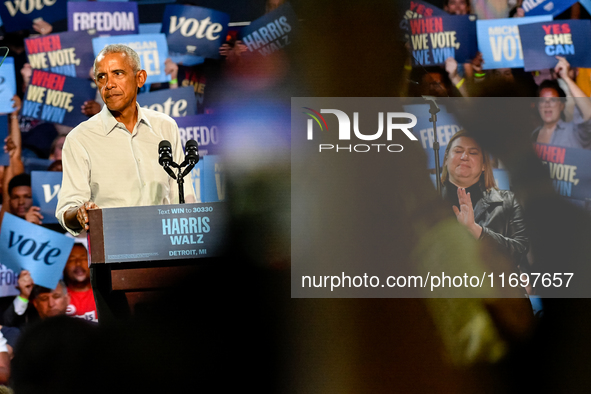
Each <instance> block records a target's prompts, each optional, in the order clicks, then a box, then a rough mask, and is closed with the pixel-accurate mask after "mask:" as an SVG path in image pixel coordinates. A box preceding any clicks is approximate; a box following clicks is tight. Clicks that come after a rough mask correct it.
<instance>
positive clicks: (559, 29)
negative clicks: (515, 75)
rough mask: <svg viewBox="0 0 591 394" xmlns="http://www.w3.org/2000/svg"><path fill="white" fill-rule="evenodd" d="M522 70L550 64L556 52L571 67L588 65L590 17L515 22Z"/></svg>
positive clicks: (589, 63) (542, 67)
mask: <svg viewBox="0 0 591 394" xmlns="http://www.w3.org/2000/svg"><path fill="white" fill-rule="evenodd" d="M519 35H520V36H521V43H522V44H523V64H524V69H525V71H536V70H542V69H545V68H553V67H554V66H556V63H557V62H558V61H557V60H556V56H563V57H565V58H566V60H568V62H569V63H570V65H571V66H573V67H591V52H589V50H588V48H589V42H591V21H589V20H560V21H554V22H540V23H533V24H529V25H522V26H519Z"/></svg>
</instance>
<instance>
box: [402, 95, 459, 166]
mask: <svg viewBox="0 0 591 394" xmlns="http://www.w3.org/2000/svg"><path fill="white" fill-rule="evenodd" d="M438 106H439V109H440V110H441V111H440V112H439V113H438V114H437V141H439V161H440V163H439V164H440V165H443V154H444V153H445V148H446V147H447V144H448V142H449V140H450V139H451V137H453V135H454V134H455V133H457V132H458V131H460V130H461V129H462V128H461V127H460V125H459V123H458V121H457V119H456V117H455V116H454V115H453V114H451V113H449V112H447V109H446V107H445V105H441V104H439V105H438ZM429 108H430V107H429V104H409V105H405V106H404V111H405V112H409V113H411V114H413V115H414V116H416V118H417V124H416V125H415V127H413V128H412V133H413V135H414V136H415V137H417V139H418V140H419V142H420V143H421V145H422V147H423V149H424V150H425V154H426V155H427V168H435V153H434V151H433V139H434V136H433V123H431V122H430V121H429Z"/></svg>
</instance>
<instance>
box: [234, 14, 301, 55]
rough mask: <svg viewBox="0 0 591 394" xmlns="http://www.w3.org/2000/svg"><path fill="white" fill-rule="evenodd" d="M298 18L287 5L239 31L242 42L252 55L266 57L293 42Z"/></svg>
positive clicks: (296, 32) (296, 33)
mask: <svg viewBox="0 0 591 394" xmlns="http://www.w3.org/2000/svg"><path fill="white" fill-rule="evenodd" d="M298 25H299V23H298V18H297V16H296V14H295V13H294V12H293V9H292V8H291V6H290V5H289V3H285V4H283V5H281V6H279V7H277V8H276V9H274V10H273V11H271V12H269V13H268V14H265V15H264V16H262V17H260V18H259V19H257V20H255V21H254V22H252V23H251V24H250V25H248V26H244V27H243V28H242V30H241V31H240V37H242V38H241V39H242V42H243V43H244V45H246V47H247V48H248V50H249V51H250V52H252V53H257V54H260V55H263V56H267V55H269V54H271V53H273V52H275V51H277V50H279V49H282V48H285V47H286V46H288V45H290V44H291V43H293V42H294V40H295V38H296V37H297V35H298Z"/></svg>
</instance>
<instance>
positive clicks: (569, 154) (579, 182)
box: [535, 143, 591, 200]
mask: <svg viewBox="0 0 591 394" xmlns="http://www.w3.org/2000/svg"><path fill="white" fill-rule="evenodd" d="M535 150H536V153H537V154H538V157H539V158H540V160H542V164H544V165H545V166H547V167H548V172H549V174H550V179H552V184H553V185H554V188H555V189H556V191H557V192H558V194H560V195H561V196H565V197H569V198H574V199H577V200H591V166H590V164H591V151H589V150H587V149H576V148H563V147H559V146H552V145H546V144H537V143H536V144H535Z"/></svg>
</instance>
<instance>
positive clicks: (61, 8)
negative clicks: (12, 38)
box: [0, 0, 68, 32]
mask: <svg viewBox="0 0 591 394" xmlns="http://www.w3.org/2000/svg"><path fill="white" fill-rule="evenodd" d="M67 3H68V1H67V0H6V1H4V2H2V4H0V17H1V18H2V22H3V24H4V30H5V31H6V32H13V31H17V30H23V29H31V28H32V27H33V21H34V20H35V19H37V18H42V19H43V20H44V21H45V22H49V23H52V22H57V21H59V20H63V19H66V17H67V12H66V7H67Z"/></svg>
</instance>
